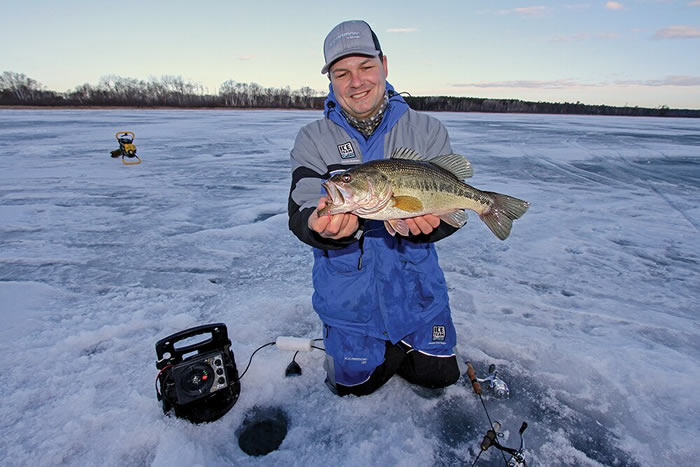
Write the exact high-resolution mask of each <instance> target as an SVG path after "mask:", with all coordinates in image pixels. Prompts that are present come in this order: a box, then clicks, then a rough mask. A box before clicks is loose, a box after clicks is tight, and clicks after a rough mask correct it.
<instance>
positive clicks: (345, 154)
mask: <svg viewBox="0 0 700 467" xmlns="http://www.w3.org/2000/svg"><path fill="white" fill-rule="evenodd" d="M338 152H339V153H340V158H341V159H352V158H353V157H357V155H356V154H355V148H353V147H352V142H351V141H348V142H347V143H343V144H339V145H338Z"/></svg>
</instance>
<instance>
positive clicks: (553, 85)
mask: <svg viewBox="0 0 700 467" xmlns="http://www.w3.org/2000/svg"><path fill="white" fill-rule="evenodd" d="M451 86H453V87H457V88H517V89H566V88H599V87H609V86H618V87H627V86H645V87H661V86H686V87H694V86H700V76H685V75H672V76H667V77H665V78H663V79H649V80H617V81H612V82H606V81H603V82H599V83H590V82H583V81H577V80H573V79H557V80H513V81H482V82H478V83H459V84H452V85H451Z"/></svg>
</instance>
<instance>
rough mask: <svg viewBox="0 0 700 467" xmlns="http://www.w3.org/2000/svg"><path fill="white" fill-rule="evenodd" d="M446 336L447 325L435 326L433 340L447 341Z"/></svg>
mask: <svg viewBox="0 0 700 467" xmlns="http://www.w3.org/2000/svg"><path fill="white" fill-rule="evenodd" d="M446 336H447V331H446V330H445V326H437V325H436V326H433V342H445V337H446Z"/></svg>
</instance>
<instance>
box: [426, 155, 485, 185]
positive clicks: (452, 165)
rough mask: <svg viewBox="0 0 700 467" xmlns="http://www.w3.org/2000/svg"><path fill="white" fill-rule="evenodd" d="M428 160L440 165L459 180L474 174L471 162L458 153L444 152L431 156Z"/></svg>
mask: <svg viewBox="0 0 700 467" xmlns="http://www.w3.org/2000/svg"><path fill="white" fill-rule="evenodd" d="M428 162H430V163H431V164H435V165H437V166H438V167H442V168H443V169H445V170H447V171H448V172H450V173H452V174H454V175H455V176H456V177H457V178H458V179H460V180H464V179H465V178H469V177H471V176H472V175H474V169H472V165H471V163H470V162H469V161H468V160H467V159H466V158H465V157H464V156H461V155H459V154H445V155H442V156H437V157H433V158H432V159H430V160H429V161H428Z"/></svg>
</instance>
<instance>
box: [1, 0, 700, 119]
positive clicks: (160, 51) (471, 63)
mask: <svg viewBox="0 0 700 467" xmlns="http://www.w3.org/2000/svg"><path fill="white" fill-rule="evenodd" d="M2 5H3V8H2V10H3V12H2V13H3V14H2V15H1V16H0V44H3V46H2V47H0V72H2V71H14V72H18V73H24V74H25V75H27V76H29V77H31V78H32V79H35V80H37V81H38V82H40V83H42V84H43V85H44V86H46V88H47V89H50V90H54V91H66V90H68V89H72V88H75V87H76V86H78V85H81V84H84V83H90V84H97V83H98V82H99V80H100V78H101V77H103V76H107V75H119V76H123V77H130V78H137V79H143V80H147V79H150V78H160V77H161V76H164V75H175V76H182V77H183V78H185V79H187V80H190V81H192V82H196V83H199V84H201V85H203V86H204V87H205V88H206V89H207V90H208V91H209V92H211V93H216V92H218V89H219V86H220V85H221V84H222V83H223V82H225V81H227V80H233V81H236V82H241V83H258V84H260V85H262V86H265V87H285V86H290V87H291V88H292V89H298V88H301V87H303V86H310V87H311V88H313V89H317V90H319V91H325V90H326V89H327V85H328V80H327V78H326V77H325V76H323V75H321V74H320V69H321V67H322V65H323V52H322V50H323V39H324V37H325V36H326V34H327V33H328V32H329V31H330V30H331V29H332V28H333V26H335V25H336V24H337V23H339V22H341V21H344V20H347V19H364V20H365V21H367V22H368V23H369V24H370V25H371V26H372V28H373V29H374V30H375V32H376V33H377V35H378V36H379V39H380V42H381V44H382V48H383V50H384V53H385V54H386V56H387V58H388V62H389V77H388V78H389V81H390V82H391V83H392V84H393V85H394V86H395V87H396V88H397V89H398V90H399V91H406V92H409V93H410V94H411V95H415V96H426V95H451V96H470V97H486V98H509V99H522V100H530V101H548V102H577V101H580V102H582V103H585V104H606V105H618V106H622V105H629V106H640V107H659V106H669V107H673V108H690V109H700V59H699V58H698V57H700V0H620V1H584V0H581V1H579V0H568V1H567V0H564V1H543V0H522V1H509V0H503V1H494V2H486V1H441V0H434V1H431V2H425V1H413V0H406V1H401V2H376V1H365V0H359V1H355V2H352V4H351V5H352V8H351V7H350V4H348V3H347V2H328V1H325V2H321V1H303V0H300V1H295V2H272V1H265V0H259V1H255V2H236V1H223V0H216V1H214V0H212V1H202V2H197V4H196V5H195V3H193V2H190V1H180V0H175V1H160V0H157V1H148V2H143V1H142V2H137V1H131V0H125V1H120V2H118V3H116V4H115V3H108V2H94V1H84V0H66V1H62V2H55V1H52V0H23V1H17V0H3V2H2Z"/></svg>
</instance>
